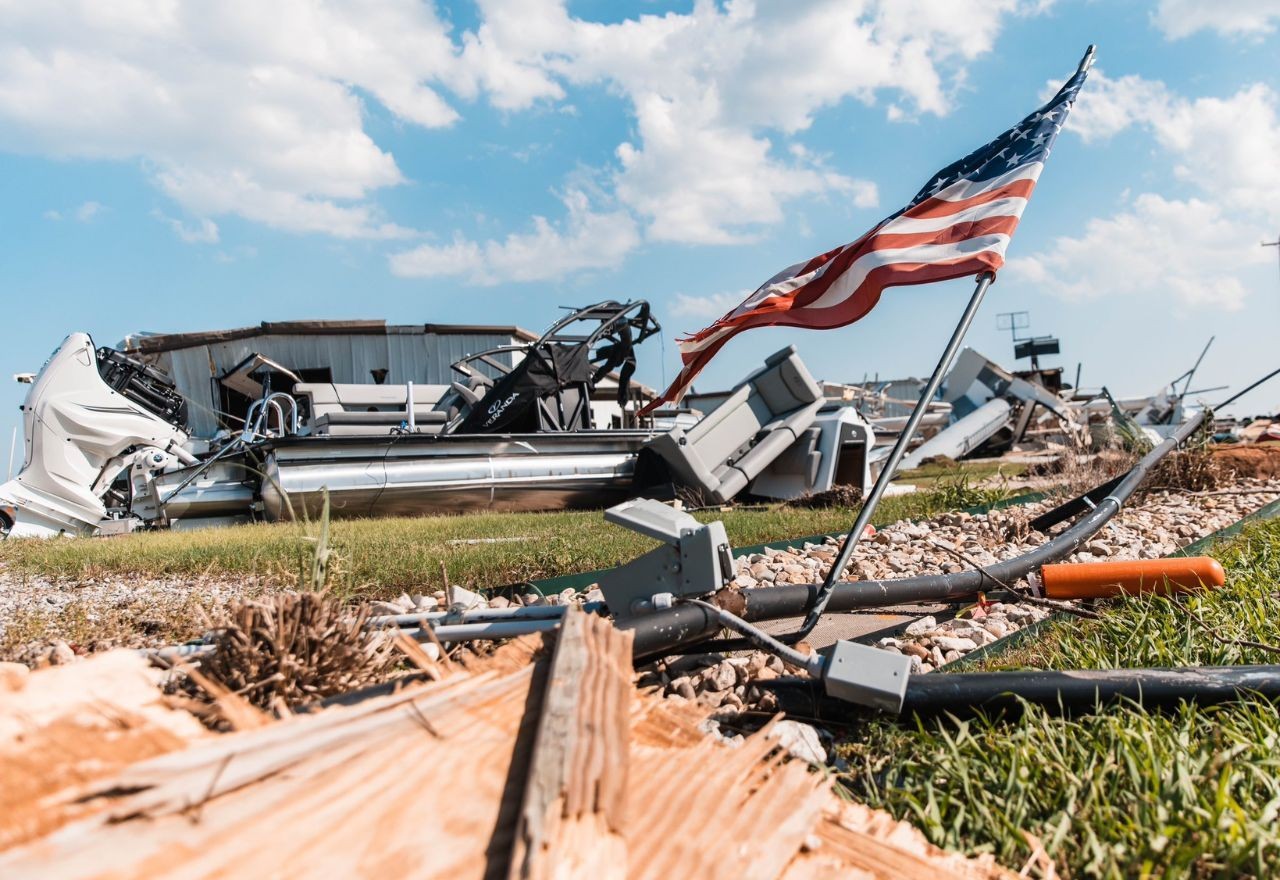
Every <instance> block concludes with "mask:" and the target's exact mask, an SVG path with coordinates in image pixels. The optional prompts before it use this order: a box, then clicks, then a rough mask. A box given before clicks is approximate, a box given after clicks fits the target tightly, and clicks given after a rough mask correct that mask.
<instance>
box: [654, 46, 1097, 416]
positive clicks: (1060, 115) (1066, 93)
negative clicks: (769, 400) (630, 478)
mask: <svg viewBox="0 0 1280 880" xmlns="http://www.w3.org/2000/svg"><path fill="white" fill-rule="evenodd" d="M1086 70H1087V65H1086V64H1085V63H1082V65H1081V68H1080V70H1078V71H1077V73H1076V76H1074V77H1072V79H1071V80H1069V81H1068V82H1067V84H1066V85H1064V86H1063V88H1062V90H1061V91H1060V92H1059V93H1058V95H1057V96H1055V98H1054V100H1053V101H1050V102H1049V103H1048V104H1046V105H1045V106H1044V107H1043V108H1041V110H1040V111H1039V112H1037V113H1036V114H1033V115H1032V116H1030V117H1027V119H1025V120H1023V121H1022V122H1021V123H1019V125H1017V126H1015V127H1014V128H1012V129H1010V130H1009V131H1007V132H1005V133H1004V134H1003V135H1001V136H1000V137H999V138H997V139H996V140H994V141H992V142H991V143H990V144H987V145H986V146H985V147H983V148H982V149H980V150H977V151H975V152H974V153H973V154H971V155H970V156H968V157H966V158H965V159H962V160H960V161H959V162H957V163H954V164H953V165H951V166H948V167H947V168H945V169H943V170H942V171H940V172H939V173H938V174H937V175H935V178H936V179H931V183H930V184H929V185H926V187H925V188H924V189H923V190H921V192H920V193H919V194H918V195H917V196H916V197H915V199H913V200H912V202H911V203H910V204H909V205H908V206H907V208H905V209H904V210H902V211H900V212H899V213H897V214H895V215H893V216H891V217H889V218H887V219H886V220H884V221H882V222H881V223H880V224H879V225H877V226H876V227H875V228H874V229H872V230H871V231H870V232H868V233H866V234H865V235H863V236H862V237H861V238H859V239H858V240H857V241H853V242H850V243H849V244H846V245H843V246H841V247H838V248H835V249H834V250H831V251H828V252H826V253H824V254H820V255H818V256H816V257H814V258H813V259H811V260H808V261H806V262H804V263H797V264H796V265H794V266H789V267H788V268H786V269H784V270H782V271H781V272H779V273H778V274H777V275H775V276H774V277H772V278H770V279H769V280H768V281H766V282H765V283H764V284H763V285H761V286H760V287H759V288H758V289H757V290H756V291H755V292H754V293H752V294H751V295H750V296H749V297H747V298H746V300H744V301H743V302H742V304H741V305H739V306H738V307H737V308H735V309H733V310H732V311H730V312H729V313H727V314H726V315H725V316H724V317H722V318H720V319H719V320H718V321H716V322H715V323H714V324H712V325H711V326H709V327H707V328H705V329H704V330H701V331H699V332H697V333H694V334H693V335H691V336H687V337H685V338H683V339H681V340H679V345H680V357H681V360H682V362H683V367H682V368H681V370H680V374H679V375H678V376H677V377H676V379H675V381H674V382H673V383H672V384H671V387H670V388H668V389H667V390H666V392H665V393H664V394H663V395H662V396H661V397H660V398H658V399H657V400H655V401H654V402H653V403H651V404H649V406H647V407H646V408H645V409H644V410H642V413H643V412H649V411H652V410H653V409H655V408H656V407H658V406H659V405H661V404H662V403H664V402H667V401H678V400H680V399H681V398H682V397H683V396H684V395H685V393H687V392H688V390H689V387H690V385H692V383H693V380H694V378H695V377H696V376H697V375H698V373H699V372H701V371H702V368H703V367H705V366H706V364H707V362H708V361H710V360H711V358H712V357H714V356H715V354H716V352H718V351H719V350H720V349H721V348H722V347H723V346H724V345H725V343H727V342H728V341H729V340H730V339H732V338H733V337H734V336H736V335H737V334H739V333H741V332H742V331H744V330H750V329H751V328H753V327H766V326H768V327H780V326H781V327H807V328H811V329H830V328H833V327H842V326H844V325H846V324H851V323H853V322H854V321H857V320H858V319H859V318H861V317H863V316H864V315H866V314H867V312H869V311H871V309H872V308H873V307H874V306H875V305H876V303H877V302H879V300H880V295H881V293H883V292H884V290H885V288H888V287H895V286H899V285H908V284H925V283H928V282H930V281H945V280H949V279H952V278H963V277H965V276H969V275H975V274H979V273H983V272H992V273H994V272H996V271H997V270H998V269H999V268H1000V267H1001V266H1003V265H1004V254H1005V250H1006V248H1008V246H1009V240H1010V238H1011V237H1012V236H1013V231H1014V230H1015V229H1016V228H1017V226H1018V221H1019V219H1020V218H1021V217H1022V212H1023V210H1024V209H1025V208H1026V206H1027V200H1028V199H1029V198H1030V197H1031V192H1032V190H1034V189H1035V185H1036V181H1037V180H1038V179H1039V177H1040V172H1041V170H1043V168H1044V159H1045V157H1046V156H1048V154H1049V148H1050V146H1051V145H1052V143H1053V140H1054V138H1055V136H1056V135H1057V133H1058V131H1060V130H1061V127H1062V122H1063V121H1064V120H1065V118H1066V114H1067V112H1068V111H1069V109H1070V107H1071V104H1072V101H1073V99H1074V97H1075V94H1076V92H1077V91H1078V90H1079V87H1080V84H1081V83H1083V80H1084V73H1085V71H1086Z"/></svg>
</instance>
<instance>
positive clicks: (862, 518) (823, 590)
mask: <svg viewBox="0 0 1280 880" xmlns="http://www.w3.org/2000/svg"><path fill="white" fill-rule="evenodd" d="M995 278H996V276H995V275H994V274H993V273H991V272H983V273H982V274H981V275H979V276H978V283H977V286H976V287H975V288H974V290H973V296H971V297H969V305H968V306H966V307H965V310H964V314H963V315H961V316H960V323H958V324H956V329H955V330H954V331H953V332H952V334H951V341H950V342H948V343H947V347H946V348H945V349H944V350H943V352H942V357H941V358H940V359H939V360H938V366H936V367H934V369H933V375H932V376H930V377H929V381H928V383H927V384H926V385H925V386H924V390H923V391H921V392H920V399H919V400H918V401H916V405H915V409H913V410H911V416H910V417H909V418H908V419H907V424H906V425H905V426H904V427H903V429H902V433H901V434H899V435H898V440H897V442H896V443H894V444H893V451H892V452H890V453H889V458H888V459H887V460H886V461H885V463H884V469H883V470H881V471H880V476H879V477H877V478H876V482H875V485H874V486H872V487H871V494H870V495H868V496H867V498H866V500H865V501H863V502H862V509H861V510H859V511H858V519H857V521H856V522H854V524H853V528H851V529H850V530H849V534H847V535H845V537H844V542H843V543H842V544H841V545H840V552H839V553H837V554H836V559H835V561H834V562H833V563H831V570H830V571H828V572H827V577H826V580H824V581H823V582H822V586H821V587H820V588H819V589H818V593H817V595H816V596H815V597H814V599H813V604H812V605H811V606H810V607H809V611H808V613H807V614H806V615H805V619H804V623H803V624H802V625H801V627H800V629H799V630H797V631H796V632H794V633H791V634H790V636H789V637H788V639H787V640H788V641H793V640H794V641H798V640H799V639H802V638H804V637H805V636H807V635H808V634H809V633H810V631H812V630H813V628H814V626H815V625H816V624H817V623H818V618H820V617H821V616H822V613H823V612H824V611H826V609H827V603H828V602H829V601H831V594H832V592H833V590H834V587H835V584H836V582H837V581H838V580H840V576H841V575H842V574H843V573H844V568H845V566H846V565H848V564H849V557H850V556H852V555H853V548H854V547H855V546H856V545H857V543H858V540H859V539H860V538H861V537H862V533H863V531H864V530H865V529H866V527H867V523H869V522H870V521H871V516H872V514H874V513H875V512H876V506H877V505H878V504H879V503H880V498H881V497H882V496H883V495H884V492H885V490H886V489H887V488H889V482H890V481H891V480H892V479H893V475H894V471H896V470H897V469H898V464H899V462H901V461H902V456H903V455H904V454H905V453H906V451H907V444H908V443H910V442H911V437H912V435H914V434H915V432H916V428H917V427H919V425H920V420H921V419H922V418H924V414H925V411H926V410H927V409H928V408H929V402H930V401H932V400H933V398H934V395H935V394H937V393H938V386H939V385H941V384H942V377H943V376H945V375H946V374H947V370H949V369H950V368H951V361H952V360H954V359H955V356H956V352H957V351H958V350H959V348H960V343H961V342H963V341H964V335H965V333H967V332H968V330H969V325H970V324H972V323H973V317H974V315H976V314H977V313H978V306H980V305H981V304H982V297H983V296H984V295H985V294H986V292H987V288H988V287H990V286H991V282H993V281H995Z"/></svg>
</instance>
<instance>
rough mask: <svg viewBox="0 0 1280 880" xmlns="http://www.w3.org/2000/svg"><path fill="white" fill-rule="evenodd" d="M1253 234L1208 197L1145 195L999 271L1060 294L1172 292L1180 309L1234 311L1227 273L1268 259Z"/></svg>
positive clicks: (1238, 288) (1239, 299) (1237, 302)
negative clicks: (1113, 213)
mask: <svg viewBox="0 0 1280 880" xmlns="http://www.w3.org/2000/svg"><path fill="white" fill-rule="evenodd" d="M1256 231H1257V230H1256V228H1255V227H1254V226H1252V225H1250V224H1248V223H1246V222H1242V221H1240V220H1239V219H1237V218H1235V217H1233V216H1231V215H1230V214H1229V213H1227V212H1224V211H1223V210H1222V209H1221V208H1220V207H1219V206H1217V205H1215V204H1212V203H1210V202H1206V201H1202V200H1200V199H1188V200H1185V201H1179V200H1176V199H1172V200H1171V199H1165V198H1164V197H1162V196H1158V195H1154V194H1151V193H1147V194H1144V195H1140V196H1138V197H1137V198H1136V199H1134V201H1133V203H1132V205H1131V206H1130V207H1129V208H1128V209H1127V210H1124V211H1121V212H1120V213H1118V214H1116V215H1114V216H1112V217H1108V218H1105V219H1101V218H1099V219H1094V220H1090V221H1089V223H1088V224H1087V225H1086V227H1085V230H1084V233H1083V234H1082V235H1080V236H1077V237H1074V238H1071V237H1063V238H1059V239H1057V240H1056V241H1055V242H1054V243H1053V244H1052V245H1051V246H1050V247H1049V248H1048V249H1047V250H1045V251H1043V252H1041V253H1039V254H1037V255H1035V256H1031V257H1022V258H1018V259H1014V260H1010V262H1009V265H1008V267H1007V269H1006V270H1005V271H1006V272H1007V273H1008V274H1010V275H1011V276H1012V277H1013V278H1015V279H1016V280H1018V281H1021V282H1024V283H1026V284H1029V285H1033V286H1035V287H1036V288H1037V289H1040V290H1045V291H1047V292H1049V293H1052V294H1054V295H1057V296H1061V297H1063V298H1065V299H1072V300H1088V299H1096V298H1099V297H1104V296H1105V297H1108V298H1111V297H1116V296H1151V297H1156V298H1161V299H1166V298H1167V297H1168V295H1169V294H1172V295H1173V296H1174V298H1175V299H1176V301H1177V303H1178V304H1180V305H1183V306H1201V305H1209V306H1214V307H1218V308H1223V309H1228V310H1236V309H1239V308H1241V307H1242V306H1243V304H1244V299H1245V296H1246V293H1247V291H1246V288H1245V287H1244V285H1243V284H1242V282H1241V281H1240V279H1239V277H1238V276H1237V275H1236V274H1235V273H1236V272H1237V271H1238V270H1239V269H1241V268H1244V267H1246V266H1252V265H1257V264H1258V263H1260V262H1263V261H1265V260H1266V259H1267V258H1268V255H1267V254H1264V253H1262V248H1259V247H1258V243H1257V240H1256V237H1255V233H1256Z"/></svg>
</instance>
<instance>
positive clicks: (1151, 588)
mask: <svg viewBox="0 0 1280 880" xmlns="http://www.w3.org/2000/svg"><path fill="white" fill-rule="evenodd" d="M1226 580H1227V575H1226V572H1224V571H1223V570H1222V566H1221V565H1219V564H1218V560H1216V559H1213V558H1212V557H1209V556H1184V557H1174V558H1171V559H1126V560H1118V561H1114V562H1077V563H1070V564H1065V563H1064V564H1060V565H1046V566H1043V567H1042V568H1041V569H1040V575H1039V577H1036V578H1034V579H1032V582H1031V586H1032V589H1033V590H1038V591H1040V592H1042V593H1043V595H1044V596H1046V597H1048V598H1050V599H1110V598H1112V597H1114V596H1122V595H1130V596H1137V595H1140V594H1153V593H1154V594H1157V595H1167V594H1170V593H1186V592H1190V591H1192V590H1203V589H1208V588H1210V587H1220V586H1222V585H1223V584H1224V583H1226Z"/></svg>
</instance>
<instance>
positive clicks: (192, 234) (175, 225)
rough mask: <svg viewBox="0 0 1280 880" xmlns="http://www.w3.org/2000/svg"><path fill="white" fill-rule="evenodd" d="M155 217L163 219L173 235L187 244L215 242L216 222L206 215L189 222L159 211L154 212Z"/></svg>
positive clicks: (217, 237) (216, 239) (217, 236)
mask: <svg viewBox="0 0 1280 880" xmlns="http://www.w3.org/2000/svg"><path fill="white" fill-rule="evenodd" d="M154 213H155V217H156V218H157V219H159V220H163V221H164V222H165V224H167V225H168V227H169V228H170V229H172V230H173V233H174V235H176V236H178V238H180V239H182V240H183V241H185V242H186V243H187V244H217V243H218V239H219V235H218V224H217V223H214V222H213V221H212V220H210V219H209V218H208V217H202V218H200V219H199V220H195V221H193V222H191V223H187V222H185V221H183V220H179V219H177V218H176V217H166V216H165V215H164V214H162V213H160V212H158V211H157V212H154Z"/></svg>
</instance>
